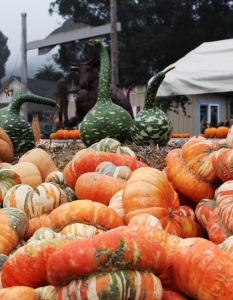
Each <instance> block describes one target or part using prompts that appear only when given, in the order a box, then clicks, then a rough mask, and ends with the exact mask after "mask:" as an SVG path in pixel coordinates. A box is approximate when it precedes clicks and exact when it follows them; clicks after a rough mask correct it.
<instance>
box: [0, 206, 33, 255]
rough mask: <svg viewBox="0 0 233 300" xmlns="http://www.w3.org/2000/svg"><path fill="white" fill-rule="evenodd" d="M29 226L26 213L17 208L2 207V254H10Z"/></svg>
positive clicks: (0, 231) (0, 248) (0, 215)
mask: <svg viewBox="0 0 233 300" xmlns="http://www.w3.org/2000/svg"><path fill="white" fill-rule="evenodd" d="M28 227H29V220H28V217H27V216H26V214H25V213H24V212H23V211H21V210H19V209H17V208H2V209H0V254H5V255H9V254H10V253H11V251H12V250H13V249H14V248H15V247H16V246H17V245H18V243H19V242H20V240H21V239H23V237H24V235H25V233H26V232H27V230H28Z"/></svg>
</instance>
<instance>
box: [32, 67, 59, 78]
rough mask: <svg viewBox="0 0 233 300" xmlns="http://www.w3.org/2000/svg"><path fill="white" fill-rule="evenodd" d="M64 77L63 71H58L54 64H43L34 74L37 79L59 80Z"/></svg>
mask: <svg viewBox="0 0 233 300" xmlns="http://www.w3.org/2000/svg"><path fill="white" fill-rule="evenodd" d="M62 77H64V75H63V73H62V72H58V71H56V69H55V68H54V66H53V65H52V64H48V65H42V67H41V68H39V69H38V70H37V73H36V74H35V75H34V78H36V79H44V80H50V81H57V80H59V79H60V78H62Z"/></svg>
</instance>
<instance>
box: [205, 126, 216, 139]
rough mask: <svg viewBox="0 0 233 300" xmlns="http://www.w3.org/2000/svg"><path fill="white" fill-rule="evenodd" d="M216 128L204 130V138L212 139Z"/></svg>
mask: <svg viewBox="0 0 233 300" xmlns="http://www.w3.org/2000/svg"><path fill="white" fill-rule="evenodd" d="M216 130H217V128H216V127H210V128H206V129H205V131H204V135H205V137H206V138H214V137H215V136H216Z"/></svg>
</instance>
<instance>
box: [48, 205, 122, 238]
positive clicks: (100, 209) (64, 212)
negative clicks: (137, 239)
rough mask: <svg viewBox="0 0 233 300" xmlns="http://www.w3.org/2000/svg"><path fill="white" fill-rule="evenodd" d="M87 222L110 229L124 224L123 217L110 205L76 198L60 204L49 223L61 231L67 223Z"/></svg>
mask: <svg viewBox="0 0 233 300" xmlns="http://www.w3.org/2000/svg"><path fill="white" fill-rule="evenodd" d="M77 222H79V223H86V224H90V225H93V226H96V227H97V228H100V229H103V230H108V229H112V228H116V227H119V226H122V225H124V222H123V220H122V219H121V217H120V216H119V215H118V214H117V213H116V212H115V211H114V210H113V209H111V208H109V207H108V206H106V205H104V204H102V203H98V202H93V201H91V200H75V201H72V202H68V203H65V204H62V205H60V206H59V207H57V208H55V209H54V210H53V211H52V212H51V213H50V214H49V225H50V227H51V228H52V229H53V230H54V231H55V232H59V231H61V230H62V228H64V227H65V226H66V225H69V224H73V223H77Z"/></svg>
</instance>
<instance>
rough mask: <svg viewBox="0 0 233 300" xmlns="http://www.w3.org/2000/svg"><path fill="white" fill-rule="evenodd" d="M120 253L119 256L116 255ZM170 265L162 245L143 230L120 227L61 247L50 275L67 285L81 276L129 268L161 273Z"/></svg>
mask: <svg viewBox="0 0 233 300" xmlns="http://www.w3.org/2000/svg"><path fill="white" fill-rule="evenodd" d="M77 249H82V250H81V251H77ZM135 249H137V251H135ZM117 254H119V255H120V258H119V259H115V258H116V255H117ZM166 267H167V265H166V254H165V251H164V249H163V247H162V246H160V245H159V244H158V243H156V242H155V241H153V240H151V239H148V238H146V237H145V236H143V235H142V234H139V233H136V232H131V231H128V232H127V231H124V230H121V227H120V228H117V229H115V230H109V231H107V232H105V233H102V234H98V235H96V236H95V237H94V238H86V239H78V240H75V241H72V242H69V244H66V245H63V246H62V247H60V248H59V249H57V250H56V251H55V252H53V254H52V255H51V256H50V257H49V259H48V263H47V278H48V280H49V282H50V284H52V285H63V284H64V283H66V282H69V281H70V280H72V279H75V278H80V277H81V276H82V277H84V276H89V275H91V274H93V273H94V274H96V273H101V272H107V271H109V270H115V271H117V270H127V269H140V270H146V271H151V272H153V273H156V274H157V276H158V277H160V275H162V274H163V273H164V271H165V270H166ZM152 299H153V298H152Z"/></svg>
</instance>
